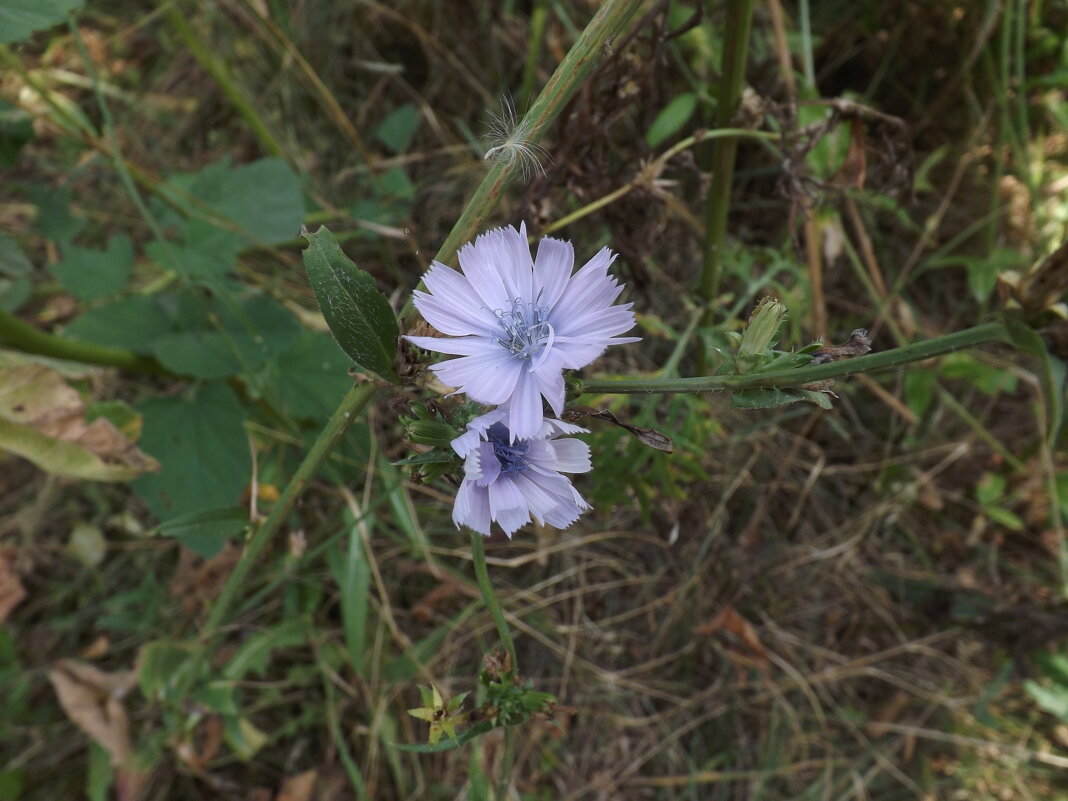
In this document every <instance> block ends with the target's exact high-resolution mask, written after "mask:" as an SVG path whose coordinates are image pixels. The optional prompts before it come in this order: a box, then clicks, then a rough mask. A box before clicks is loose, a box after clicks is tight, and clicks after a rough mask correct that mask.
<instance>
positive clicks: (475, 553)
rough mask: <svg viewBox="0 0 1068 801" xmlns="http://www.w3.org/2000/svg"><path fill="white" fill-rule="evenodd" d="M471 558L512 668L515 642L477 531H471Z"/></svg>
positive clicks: (514, 666)
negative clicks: (492, 580) (491, 578)
mask: <svg viewBox="0 0 1068 801" xmlns="http://www.w3.org/2000/svg"><path fill="white" fill-rule="evenodd" d="M471 560H472V561H473V562H474V564H475V578H476V579H477V580H478V588H479V589H480V590H482V600H484V601H485V602H486V607H487V608H488V609H489V611H490V615H491V616H492V617H493V622H494V624H495V625H496V626H497V636H498V637H500V638H501V645H503V646H504V650H505V651H506V652H507V653H508V658H509V660H510V661H511V663H512V670H515V669H516V661H515V643H514V642H512V634H511V632H510V631H508V623H507V621H506V620H505V619H504V612H503V611H502V610H501V602H500V601H499V600H498V599H497V593H496V592H494V591H493V583H492V582H491V581H490V577H489V569H488V568H487V567H486V549H485V546H483V544H482V535H481V534H479V533H478V532H477V531H472V532H471Z"/></svg>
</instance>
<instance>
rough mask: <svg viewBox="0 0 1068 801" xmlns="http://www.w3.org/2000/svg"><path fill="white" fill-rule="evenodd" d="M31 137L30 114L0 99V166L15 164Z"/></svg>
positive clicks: (31, 121) (31, 122)
mask: <svg viewBox="0 0 1068 801" xmlns="http://www.w3.org/2000/svg"><path fill="white" fill-rule="evenodd" d="M31 139H33V120H32V118H31V117H30V115H29V114H27V113H26V112H25V111H23V110H22V109H20V108H19V107H18V106H13V105H11V104H10V103H8V102H7V101H5V100H0V167H13V166H15V162H16V161H17V160H18V156H19V151H20V150H22V146H23V145H25V144H26V143H27V142H29V141H30V140H31ZM0 258H3V256H0Z"/></svg>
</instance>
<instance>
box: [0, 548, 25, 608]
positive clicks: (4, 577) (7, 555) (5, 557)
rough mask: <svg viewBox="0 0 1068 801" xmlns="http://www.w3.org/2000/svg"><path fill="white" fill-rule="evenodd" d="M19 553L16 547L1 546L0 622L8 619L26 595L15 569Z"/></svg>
mask: <svg viewBox="0 0 1068 801" xmlns="http://www.w3.org/2000/svg"><path fill="white" fill-rule="evenodd" d="M17 555H18V552H17V551H16V550H15V549H14V548H0V623H3V622H4V621H5V620H7V616H8V615H10V614H11V610H13V609H14V608H15V607H16V606H18V605H19V604H20V603H22V601H23V599H25V597H26V589H25V588H24V587H23V586H22V581H21V580H20V579H19V574H18V573H17V572H16V571H15V557H16V556H17Z"/></svg>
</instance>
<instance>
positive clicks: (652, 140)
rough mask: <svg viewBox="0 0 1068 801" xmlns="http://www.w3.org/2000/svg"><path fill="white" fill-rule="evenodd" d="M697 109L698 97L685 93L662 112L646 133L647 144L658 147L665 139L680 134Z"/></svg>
mask: <svg viewBox="0 0 1068 801" xmlns="http://www.w3.org/2000/svg"><path fill="white" fill-rule="evenodd" d="M696 109H697V95H696V94H694V93H693V92H685V93H683V94H681V95H679V96H678V97H676V98H675V99H674V100H672V101H671V102H670V103H668V104H667V105H666V106H664V108H662V109H661V110H660V113H659V114H657V115H656V119H655V120H653V124H652V125H650V126H649V130H648V131H646V132H645V143H646V144H647V145H649V147H656V146H657V145H659V144H660V143H661V142H663V141H664V140H665V139H667V138H669V137H671V136H674V135H675V134H676V133H678V132H679V131H680V130H681V129H682V126H683V125H685V124H686V123H687V122H689V120H690V117H692V116H693V113H694V111H695V110H696Z"/></svg>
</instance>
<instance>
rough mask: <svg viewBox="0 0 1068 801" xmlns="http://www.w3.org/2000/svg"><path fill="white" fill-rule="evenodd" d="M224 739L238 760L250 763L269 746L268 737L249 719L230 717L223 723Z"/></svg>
mask: <svg viewBox="0 0 1068 801" xmlns="http://www.w3.org/2000/svg"><path fill="white" fill-rule="evenodd" d="M223 739H225V740H226V744H227V745H228V746H230V748H231V749H232V750H233V752H234V753H235V754H236V755H237V758H238V759H240V760H242V761H244V762H248V761H249V760H250V759H252V757H254V756H256V752H257V751H259V750H260V749H261V748H263V746H264V745H266V744H267V735H266V734H264V733H263V732H262V731H260V730H259V729H257V728H256V727H255V726H253V725H252V722H251V721H250V720H249V719H248V718H244V717H233V716H228V717H226V718H225V719H224V722H223Z"/></svg>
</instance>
